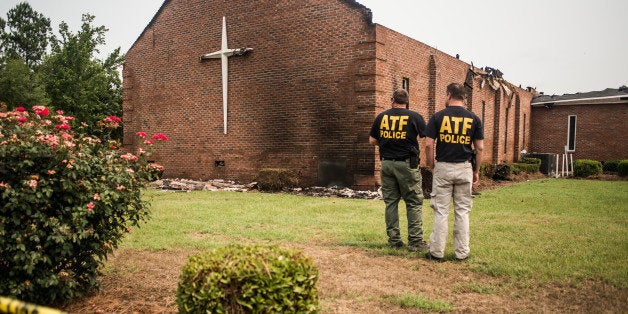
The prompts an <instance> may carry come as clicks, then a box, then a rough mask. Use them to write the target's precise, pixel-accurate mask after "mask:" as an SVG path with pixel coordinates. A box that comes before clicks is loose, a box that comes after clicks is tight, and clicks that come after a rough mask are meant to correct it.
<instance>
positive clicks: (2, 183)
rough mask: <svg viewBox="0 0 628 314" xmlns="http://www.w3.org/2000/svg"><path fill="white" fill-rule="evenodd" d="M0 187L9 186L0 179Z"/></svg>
mask: <svg viewBox="0 0 628 314" xmlns="http://www.w3.org/2000/svg"><path fill="white" fill-rule="evenodd" d="M0 188H5V189H7V188H9V184H7V183H5V182H4V181H0Z"/></svg>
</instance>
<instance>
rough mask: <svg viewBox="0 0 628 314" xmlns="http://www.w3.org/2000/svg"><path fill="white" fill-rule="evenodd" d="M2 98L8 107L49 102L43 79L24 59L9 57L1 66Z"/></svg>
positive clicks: (0, 94) (0, 91)
mask: <svg viewBox="0 0 628 314" xmlns="http://www.w3.org/2000/svg"><path fill="white" fill-rule="evenodd" d="M0 100H1V101H3V102H5V103H7V104H8V105H7V107H8V109H13V108H15V107H17V106H18V105H21V104H38V105H45V104H47V103H48V102H49V100H48V99H47V96H46V91H45V90H44V87H43V85H42V83H41V79H40V77H39V75H38V74H37V73H36V72H33V71H32V70H31V69H29V68H28V65H26V64H25V63H24V61H23V60H22V59H9V60H8V61H7V62H6V63H5V65H4V67H3V68H0Z"/></svg>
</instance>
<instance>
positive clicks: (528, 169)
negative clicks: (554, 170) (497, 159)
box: [510, 158, 541, 175]
mask: <svg viewBox="0 0 628 314" xmlns="http://www.w3.org/2000/svg"><path fill="white" fill-rule="evenodd" d="M534 159H536V158H534ZM538 160H539V161H540V159H538ZM510 169H511V170H512V173H513V174H515V175H516V174H519V173H521V172H525V173H537V172H539V170H540V169H541V164H540V163H538V164H536V163H535V164H532V163H514V164H510Z"/></svg>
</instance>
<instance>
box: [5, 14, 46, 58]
mask: <svg viewBox="0 0 628 314" xmlns="http://www.w3.org/2000/svg"><path fill="white" fill-rule="evenodd" d="M7 26H8V28H9V30H8V32H7V31H5V28H6V27H7ZM51 30H52V29H51V28H50V19H49V18H46V17H45V16H44V15H43V14H41V13H38V12H37V11H34V10H33V8H31V6H30V4H28V3H27V2H22V3H19V4H17V5H16V6H15V7H14V8H12V9H11V10H9V12H7V20H6V21H5V20H2V19H0V51H1V52H2V56H3V59H5V61H6V60H8V59H19V58H21V59H23V60H24V63H25V64H26V65H27V66H28V67H29V68H31V69H34V68H35V67H36V66H37V65H38V64H40V63H41V61H42V59H43V57H44V56H45V54H46V49H47V48H48V41H49V38H50V34H51Z"/></svg>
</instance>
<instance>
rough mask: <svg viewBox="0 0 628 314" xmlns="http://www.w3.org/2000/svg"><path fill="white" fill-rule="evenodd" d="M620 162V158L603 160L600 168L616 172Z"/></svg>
mask: <svg viewBox="0 0 628 314" xmlns="http://www.w3.org/2000/svg"><path fill="white" fill-rule="evenodd" d="M620 162H621V160H620V159H615V160H607V161H603V162H602V170H604V171H605V172H618V171H619V170H617V169H618V167H619V163H620Z"/></svg>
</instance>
